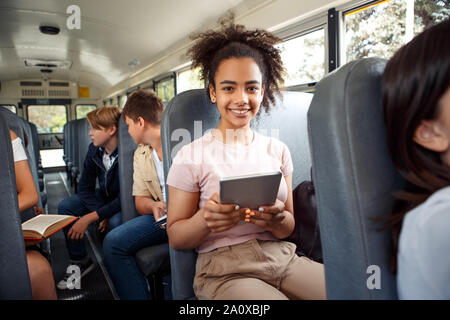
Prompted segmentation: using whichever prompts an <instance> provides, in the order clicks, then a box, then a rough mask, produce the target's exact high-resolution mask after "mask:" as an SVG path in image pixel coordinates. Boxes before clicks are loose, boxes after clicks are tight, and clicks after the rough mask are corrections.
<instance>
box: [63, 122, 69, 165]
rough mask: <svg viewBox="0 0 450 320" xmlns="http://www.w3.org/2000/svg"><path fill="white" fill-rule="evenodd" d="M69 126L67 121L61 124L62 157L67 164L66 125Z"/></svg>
mask: <svg viewBox="0 0 450 320" xmlns="http://www.w3.org/2000/svg"><path fill="white" fill-rule="evenodd" d="M68 126H69V122H66V123H65V124H64V126H63V155H62V158H63V160H64V163H65V164H66V166H67V140H66V138H67V130H68V129H67V127H68Z"/></svg>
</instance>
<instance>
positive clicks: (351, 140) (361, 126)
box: [308, 58, 403, 300]
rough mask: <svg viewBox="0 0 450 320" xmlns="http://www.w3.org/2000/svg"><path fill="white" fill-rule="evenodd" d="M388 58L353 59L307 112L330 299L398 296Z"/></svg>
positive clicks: (323, 85) (396, 185) (325, 83)
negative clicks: (385, 96) (393, 265)
mask: <svg viewBox="0 0 450 320" xmlns="http://www.w3.org/2000/svg"><path fill="white" fill-rule="evenodd" d="M385 65H386V61H385V60H383V59H379V58H367V59H362V60H357V61H353V62H350V63H348V64H346V65H345V66H343V67H341V68H340V69H338V70H336V71H334V72H332V73H331V74H329V75H328V76H326V77H325V78H324V79H322V80H321V81H320V82H319V83H318V84H317V86H316V91H315V94H314V98H313V100H312V103H311V107H310V109H309V112H308V130H309V137H310V145H311V154H312V160H313V163H314V165H313V177H314V184H315V190H316V196H317V198H316V199H317V207H318V215H319V223H320V234H321V241H322V248H323V258H324V264H325V275H326V287H327V297H328V299H370V300H371V299H396V298H397V293H396V282H395V276H394V275H393V274H392V273H390V271H389V252H390V246H391V237H390V232H389V231H388V230H383V231H382V230H381V228H383V227H384V224H383V223H381V222H376V221H374V219H378V218H383V217H386V216H387V215H389V213H390V211H391V208H392V204H393V192H394V191H396V190H399V189H401V188H402V185H403V180H402V178H401V177H400V176H399V175H398V174H397V172H396V170H395V169H394V167H393V165H392V163H391V160H390V158H389V155H388V151H387V145H386V135H385V125H384V115H383V107H382V102H381V94H380V92H381V89H380V83H381V76H382V74H383V71H384V67H385Z"/></svg>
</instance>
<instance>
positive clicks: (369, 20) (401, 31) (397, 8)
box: [343, 0, 450, 63]
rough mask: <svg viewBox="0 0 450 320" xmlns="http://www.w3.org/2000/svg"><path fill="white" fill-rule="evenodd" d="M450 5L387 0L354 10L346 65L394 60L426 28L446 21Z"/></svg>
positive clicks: (347, 21) (348, 23) (348, 26)
mask: <svg viewBox="0 0 450 320" xmlns="http://www.w3.org/2000/svg"><path fill="white" fill-rule="evenodd" d="M449 13H450V3H449V2H448V1H436V0H385V1H379V2H376V3H374V4H370V5H367V6H365V7H362V8H356V9H353V10H350V11H348V12H346V13H345V14H344V19H345V58H346V59H344V60H345V61H344V62H343V63H345V62H349V61H352V60H356V59H361V58H365V57H383V58H386V59H388V58H390V57H391V56H392V55H393V54H394V53H395V52H396V51H397V50H398V49H399V48H400V47H401V46H402V45H403V44H405V43H407V42H408V41H410V40H411V39H412V38H413V37H414V36H415V35H417V34H418V33H420V32H421V31H423V30H424V28H426V27H428V26H429V25H432V24H434V23H437V22H440V21H443V20H444V19H445V18H447V17H448V15H449Z"/></svg>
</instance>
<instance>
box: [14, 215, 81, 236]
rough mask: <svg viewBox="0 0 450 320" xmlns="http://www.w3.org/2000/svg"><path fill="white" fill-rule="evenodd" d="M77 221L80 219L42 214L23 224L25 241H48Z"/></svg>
mask: <svg viewBox="0 0 450 320" xmlns="http://www.w3.org/2000/svg"><path fill="white" fill-rule="evenodd" d="M76 219H78V217H74V216H65V215H60V214H40V215H38V216H36V217H34V218H31V219H30V220H28V221H25V222H24V223H22V231H23V238H24V239H25V240H38V239H46V238H48V237H50V236H51V235H52V234H54V233H55V232H56V231H58V230H61V229H62V228H64V227H65V226H67V225H69V224H70V223H71V222H73V221H75V220H76Z"/></svg>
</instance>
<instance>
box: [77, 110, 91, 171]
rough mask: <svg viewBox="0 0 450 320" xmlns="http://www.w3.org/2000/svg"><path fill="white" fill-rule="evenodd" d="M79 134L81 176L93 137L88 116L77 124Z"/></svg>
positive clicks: (79, 167) (79, 168)
mask: <svg viewBox="0 0 450 320" xmlns="http://www.w3.org/2000/svg"><path fill="white" fill-rule="evenodd" d="M77 136H78V145H77V149H78V151H77V154H78V161H77V162H78V178H80V177H81V175H82V173H83V168H84V160H85V159H86V154H87V152H88V149H89V145H90V143H91V139H90V137H89V122H88V121H87V119H86V118H83V119H80V120H79V122H78V124H77Z"/></svg>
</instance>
